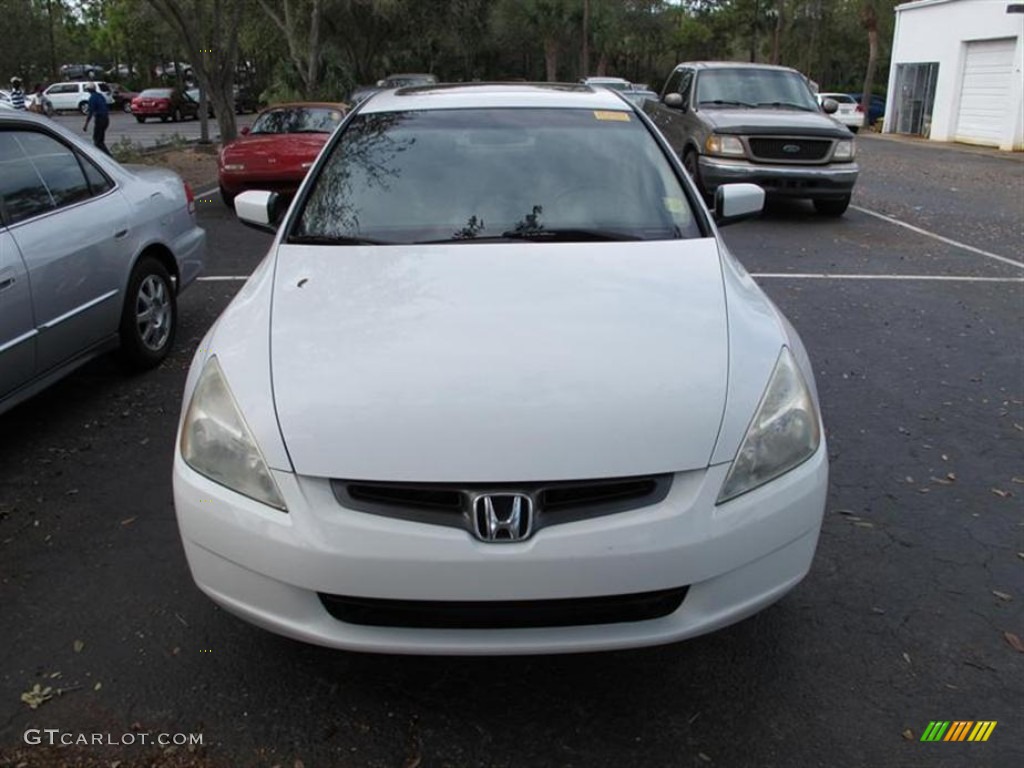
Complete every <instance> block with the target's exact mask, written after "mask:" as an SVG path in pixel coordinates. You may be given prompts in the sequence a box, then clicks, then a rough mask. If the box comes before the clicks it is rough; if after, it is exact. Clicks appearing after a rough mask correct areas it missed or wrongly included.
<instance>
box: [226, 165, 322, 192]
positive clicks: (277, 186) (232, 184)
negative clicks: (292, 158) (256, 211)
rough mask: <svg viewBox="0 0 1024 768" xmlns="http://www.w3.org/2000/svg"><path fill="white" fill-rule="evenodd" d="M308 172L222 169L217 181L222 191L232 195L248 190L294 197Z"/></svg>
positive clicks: (304, 170) (305, 170) (306, 170)
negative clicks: (259, 190)
mask: <svg viewBox="0 0 1024 768" xmlns="http://www.w3.org/2000/svg"><path fill="white" fill-rule="evenodd" d="M307 172H308V169H302V170H300V171H295V170H284V171H275V170H273V169H267V168H257V169H246V170H244V171H225V170H224V169H223V168H221V169H220V170H219V171H218V173H217V180H218V182H219V184H220V187H221V189H223V190H224V191H225V192H228V193H229V194H232V195H237V194H241V193H242V192H244V191H246V190H247V189H261V190H264V191H267V192H278V193H281V194H285V195H294V194H295V193H296V192H297V191H298V189H299V186H300V185H301V184H302V180H303V179H304V178H306V173H307Z"/></svg>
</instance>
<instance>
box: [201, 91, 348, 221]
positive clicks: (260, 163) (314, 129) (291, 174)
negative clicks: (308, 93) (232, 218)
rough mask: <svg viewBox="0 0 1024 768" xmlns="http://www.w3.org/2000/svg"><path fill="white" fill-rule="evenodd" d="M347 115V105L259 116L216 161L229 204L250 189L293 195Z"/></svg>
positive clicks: (287, 107)
mask: <svg viewBox="0 0 1024 768" xmlns="http://www.w3.org/2000/svg"><path fill="white" fill-rule="evenodd" d="M347 112H348V105H347V104H340V103H338V104H332V103H326V102H301V103H295V104H277V105H275V106H273V107H268V108H267V109H264V110H263V111H262V112H260V113H259V115H257V116H256V121H255V122H254V123H253V124H252V128H243V129H242V131H241V134H242V135H241V136H239V137H238V138H237V139H235V140H234V141H232V142H230V143H228V144H226V145H225V146H224V148H223V149H221V151H220V156H219V157H218V161H217V176H218V180H219V181H220V194H221V198H222V199H223V200H224V202H225V204H227V205H228V206H231V205H233V204H234V200H235V195H237V194H239V193H240V192H244V191H245V190H247V189H265V190H269V191H271V192H279V193H281V194H283V195H285V196H292V195H294V194H295V192H296V190H298V188H299V184H301V183H302V179H303V178H305V176H306V171H308V170H309V168H310V166H312V165H313V161H314V160H316V156H317V155H318V154H320V150H321V149H322V148H323V146H324V144H326V143H327V139H329V138H330V136H331V134H332V133H333V132H334V129H335V128H337V127H338V126H339V125H340V124H341V121H342V118H344V116H345V114H346V113H347Z"/></svg>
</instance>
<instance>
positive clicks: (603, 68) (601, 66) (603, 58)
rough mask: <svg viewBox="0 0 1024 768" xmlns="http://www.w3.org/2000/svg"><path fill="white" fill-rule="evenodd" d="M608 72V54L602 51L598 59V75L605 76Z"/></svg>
mask: <svg viewBox="0 0 1024 768" xmlns="http://www.w3.org/2000/svg"><path fill="white" fill-rule="evenodd" d="M607 74H608V54H607V53H606V52H605V51H601V55H600V56H599V57H598V59H597V76H598V77H604V76H605V75H607Z"/></svg>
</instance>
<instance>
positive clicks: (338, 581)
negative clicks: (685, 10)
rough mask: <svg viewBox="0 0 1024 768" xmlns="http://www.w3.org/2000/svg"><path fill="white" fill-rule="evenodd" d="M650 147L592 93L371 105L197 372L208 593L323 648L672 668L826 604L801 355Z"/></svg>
mask: <svg viewBox="0 0 1024 768" xmlns="http://www.w3.org/2000/svg"><path fill="white" fill-rule="evenodd" d="M762 204H763V192H762V191H761V190H760V189H759V188H757V187H754V186H752V185H746V184H742V185H728V186H725V187H724V188H722V189H720V190H719V194H718V197H717V199H716V201H715V210H714V212H713V213H709V212H708V211H707V210H706V209H705V208H704V207H703V205H702V203H701V202H700V197H699V195H698V193H697V192H696V190H695V189H694V187H693V184H692V182H691V181H690V180H689V179H688V177H687V176H686V174H685V172H684V171H683V169H682V166H681V164H680V163H679V161H678V159H677V158H676V157H675V156H674V155H673V154H672V151H671V149H670V148H669V146H668V145H667V144H666V142H665V141H664V140H663V139H662V137H661V136H660V134H659V133H658V132H657V130H656V129H655V128H654V126H653V125H652V124H651V123H650V122H649V121H648V119H647V118H646V117H645V116H644V115H643V114H641V113H640V112H639V111H638V110H636V109H634V108H633V107H632V106H631V105H630V104H629V103H628V102H627V101H625V100H624V99H623V98H621V97H620V96H619V95H617V94H615V93H613V92H611V91H608V90H606V89H603V88H591V87H589V86H586V85H527V84H505V85H460V86H443V85H442V86H426V87H417V88H406V89H399V90H397V91H388V92H383V93H380V94H377V95H375V96H373V97H371V98H370V99H368V100H367V101H365V102H363V103H362V104H361V105H360V106H359V108H358V109H356V110H354V111H353V113H352V114H351V115H350V116H349V117H348V118H347V119H346V120H345V122H344V123H343V124H342V125H341V126H340V127H339V129H338V130H337V131H336V133H335V134H334V135H333V136H332V138H331V140H330V141H329V142H328V143H327V145H326V146H325V148H324V150H323V152H322V153H321V154H320V157H319V158H318V159H317V161H316V163H315V164H314V166H313V167H312V169H311V170H310V172H309V175H308V176H307V177H306V180H305V182H304V183H303V186H302V188H301V189H300V191H299V193H298V195H297V197H296V198H295V200H294V203H293V204H292V205H291V207H290V209H289V210H288V211H287V213H285V214H284V215H283V216H282V215H279V214H280V212H279V211H278V207H279V206H278V205H277V200H276V197H275V196H274V195H273V194H271V193H269V192H259V191H250V192H246V193H243V194H242V195H239V196H238V198H236V210H237V211H238V215H239V217H240V218H241V219H242V220H243V222H245V223H248V224H250V225H254V226H262V227H265V228H271V229H274V230H275V231H276V232H277V235H276V238H275V240H274V243H273V245H272V247H271V249H270V252H269V253H268V254H267V256H266V258H265V259H264V260H263V262H262V263H261V264H260V265H259V267H258V268H257V269H256V271H255V273H254V274H253V275H252V277H251V278H250V280H249V281H248V283H247V284H246V285H245V287H244V288H243V289H242V291H241V292H240V293H239V295H238V296H237V297H236V298H235V300H234V301H233V302H232V303H231V305H230V306H229V307H228V309H227V310H226V311H225V312H224V314H223V315H222V316H221V317H220V319H219V320H218V321H217V322H216V324H215V325H214V327H213V328H212V329H211V330H210V332H209V333H208V335H207V336H206V338H205V339H204V340H203V342H202V343H201V344H200V346H199V350H198V352H197V353H196V357H195V360H194V361H193V364H192V369H191V372H190V374H189V376H188V381H187V384H186V388H185V395H184V402H183V409H182V416H181V423H180V429H179V434H178V443H177V450H176V453H175V460H174V499H175V506H176V509H177V516H178V522H179V525H180V529H181V534H182V539H183V542H184V547H185V552H186V555H187V557H188V562H189V565H190V567H191V570H192V574H193V576H194V578H195V580H196V582H197V584H198V585H199V587H200V588H201V589H202V590H203V591H204V592H206V593H207V594H208V595H209V596H210V597H211V598H212V599H213V600H215V601H216V602H217V603H219V604H220V605H221V606H223V607H224V608H226V609H227V610H229V611H231V612H233V613H235V614H237V615H239V616H241V617H242V618H244V619H246V620H248V621H250V622H252V623H254V624H257V625H259V626H261V627H265V628H266V629H269V630H272V631H274V632H278V633H280V634H283V635H287V636H290V637H293V638H297V639H299V640H303V641H307V642H310V643H317V644H321V645H326V646H333V647H336V648H345V649H351V650H360V651H380V652H391V653H416V654H440V653H449V654H522V653H561V652H579V651H594V650H604V649H615V648H628V647H635V646H645V645H654V644H658V643H667V642H672V641H676V640H680V639H683V638H687V637H692V636H694V635H699V634H702V633H705V632H709V631H711V630H714V629H717V628H719V627H723V626H726V625H728V624H730V623H733V622H735V621H738V620H740V619H742V618H744V617H746V616H749V615H751V614H753V613H755V612H757V611H758V610H760V609H762V608H764V607H765V606H767V605H769V604H771V603H773V602H774V601H776V600H778V599H779V598H780V597H781V596H782V595H783V594H785V593H786V592H787V591H789V590H790V589H792V588H793V587H794V586H795V585H796V584H797V583H798V582H799V581H800V580H801V579H802V578H803V577H804V575H805V574H806V573H807V571H808V569H809V568H810V565H811V561H812V558H813V556H814V551H815V546H816V544H817V540H818V533H819V530H820V527H821V520H822V512H823V508H824V503H825V495H826V486H827V478H828V461H827V451H826V446H825V438H824V433H823V426H822V422H821V416H820V413H819V408H818V402H817V394H816V390H815V384H814V377H813V374H812V369H811V365H810V363H809V362H808V359H807V355H806V353H805V351H804V347H803V345H802V344H801V342H800V339H799V338H798V337H797V334H796V332H795V331H794V330H793V328H792V327H791V326H790V324H789V323H788V322H787V321H786V319H785V318H784V317H783V316H782V314H781V313H780V312H779V310H778V309H776V307H775V306H774V305H773V304H772V303H771V301H769V299H768V298H767V297H766V296H765V295H764V294H763V293H762V292H761V291H760V289H759V288H758V287H757V285H756V284H755V283H754V281H753V280H752V279H751V278H750V276H749V275H748V274H747V273H746V272H745V271H744V269H743V268H742V267H741V266H740V264H739V263H738V262H737V261H736V260H735V258H734V257H733V256H731V255H730V254H729V252H728V251H727V250H726V248H725V246H724V244H723V242H722V240H721V238H720V236H719V234H718V230H717V228H716V222H717V225H721V224H724V223H729V222H732V221H736V220H738V219H740V218H743V217H746V216H749V215H753V214H756V213H757V212H758V211H759V210H760V208H761V206H762Z"/></svg>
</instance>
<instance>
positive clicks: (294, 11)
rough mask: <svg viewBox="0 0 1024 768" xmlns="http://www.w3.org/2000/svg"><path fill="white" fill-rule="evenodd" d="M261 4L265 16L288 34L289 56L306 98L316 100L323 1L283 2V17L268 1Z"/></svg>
mask: <svg viewBox="0 0 1024 768" xmlns="http://www.w3.org/2000/svg"><path fill="white" fill-rule="evenodd" d="M259 3H260V7H261V8H263V11H264V13H266V14H267V16H269V17H270V19H271V20H272V21H273V22H274V24H276V25H277V27H278V29H280V30H281V32H282V33H283V34H284V38H285V40H286V41H287V43H288V53H289V55H290V56H291V60H292V63H293V64H294V65H295V70H296V72H298V74H299V78H300V79H301V80H302V90H303V93H304V95H305V97H306V98H307V99H312V98H314V97H315V96H316V95H317V88H318V86H319V84H320V48H321V40H320V29H321V22H322V20H323V13H324V4H323V0H283V9H282V10H283V13H277V12H276V11H275V10H274V8H273V6H272V5H271V4H270V3H269V2H268V0H259ZM304 20H305V21H304Z"/></svg>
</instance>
